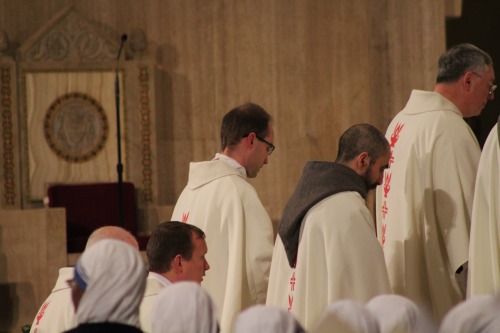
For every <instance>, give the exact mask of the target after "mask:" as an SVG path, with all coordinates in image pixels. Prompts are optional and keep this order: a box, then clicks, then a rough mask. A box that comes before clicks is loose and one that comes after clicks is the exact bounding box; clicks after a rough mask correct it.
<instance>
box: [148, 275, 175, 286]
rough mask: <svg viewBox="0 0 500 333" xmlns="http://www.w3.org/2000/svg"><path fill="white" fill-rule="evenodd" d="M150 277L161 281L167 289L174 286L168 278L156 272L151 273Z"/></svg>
mask: <svg viewBox="0 0 500 333" xmlns="http://www.w3.org/2000/svg"><path fill="white" fill-rule="evenodd" d="M149 276H150V277H152V278H153V279H155V280H158V281H160V283H161V284H162V285H164V286H165V287H167V286H170V285H171V284H172V282H170V280H169V279H167V278H166V277H164V276H163V275H161V274H158V273H155V272H149Z"/></svg>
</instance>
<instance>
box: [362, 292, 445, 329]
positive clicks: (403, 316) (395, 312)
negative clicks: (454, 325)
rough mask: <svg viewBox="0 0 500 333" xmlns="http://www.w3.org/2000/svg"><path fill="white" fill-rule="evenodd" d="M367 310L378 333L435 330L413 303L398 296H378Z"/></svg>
mask: <svg viewBox="0 0 500 333" xmlns="http://www.w3.org/2000/svg"><path fill="white" fill-rule="evenodd" d="M366 307H367V309H368V310H369V311H370V312H371V313H373V315H374V316H375V318H376V319H377V321H378V323H379V327H380V333H399V332H400V333H433V332H436V331H437V329H436V327H435V325H433V323H432V321H431V320H430V317H428V316H427V315H426V314H425V313H424V312H423V311H422V310H421V309H420V308H419V307H418V306H417V305H416V304H415V303H414V302H413V301H411V300H410V299H408V298H406V297H403V296H399V295H379V296H376V297H374V298H372V299H371V300H370V301H369V302H368V303H367V304H366Z"/></svg>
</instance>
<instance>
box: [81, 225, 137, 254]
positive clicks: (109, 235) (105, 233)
mask: <svg viewBox="0 0 500 333" xmlns="http://www.w3.org/2000/svg"><path fill="white" fill-rule="evenodd" d="M103 239H116V240H119V241H122V242H125V243H127V244H129V245H130V246H132V247H133V248H135V249H139V244H138V243H137V239H135V237H134V236H133V235H132V234H131V233H130V232H128V231H127V230H125V229H123V228H121V227H117V226H105V227H101V228H99V229H96V230H95V231H94V232H93V233H92V234H91V235H90V236H89V239H88V240H87V245H86V246H85V249H88V248H89V247H91V246H92V245H94V244H95V243H97V242H98V241H100V240H103Z"/></svg>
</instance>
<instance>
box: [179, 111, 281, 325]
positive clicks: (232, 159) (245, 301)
mask: <svg viewBox="0 0 500 333" xmlns="http://www.w3.org/2000/svg"><path fill="white" fill-rule="evenodd" d="M273 140H274V130H273V127H272V122H271V116H270V115H269V114H268V113H267V112H266V111H265V110H264V109H263V108H262V107H260V106H258V105H256V104H252V103H249V104H244V105H241V106H239V107H236V108H234V109H233V110H231V111H230V112H229V113H227V114H226V115H225V116H224V118H223V120H222V127H221V151H220V153H217V154H215V157H214V159H213V160H211V161H205V162H198V163H191V165H190V170H189V180H188V184H187V186H186V188H185V189H184V190H183V192H182V193H181V195H180V197H179V199H178V201H177V204H176V206H175V209H174V212H173V215H172V220H178V221H183V222H187V223H190V224H194V225H196V226H197V227H199V228H200V229H202V230H204V231H205V234H206V236H207V237H206V240H207V245H208V248H209V249H210V251H209V252H208V254H207V260H208V261H209V262H210V265H211V267H212V269H211V271H210V273H209V274H207V276H206V277H205V279H204V281H203V283H202V286H203V287H204V289H205V290H207V292H208V293H209V294H210V296H211V297H212V298H213V300H214V303H215V305H216V308H217V310H218V315H219V320H220V324H221V330H222V332H223V333H224V332H230V331H231V327H232V323H233V321H234V320H235V318H236V316H237V315H238V314H239V313H240V311H241V310H242V309H244V308H247V307H249V306H250V305H253V304H259V303H260V304H262V303H265V300H266V293H267V283H268V277H269V268H270V265H271V256H272V252H273V227H272V224H271V219H270V218H269V215H268V214H267V212H266V210H265V209H264V206H263V205H262V203H261V202H260V200H259V197H258V196H257V192H256V191H255V189H254V188H253V187H252V185H250V183H248V181H247V178H255V177H256V176H257V174H258V173H259V171H260V169H261V168H262V167H263V166H264V165H265V164H267V163H268V156H269V155H271V153H272V152H273V151H274V149H275V146H274V144H273Z"/></svg>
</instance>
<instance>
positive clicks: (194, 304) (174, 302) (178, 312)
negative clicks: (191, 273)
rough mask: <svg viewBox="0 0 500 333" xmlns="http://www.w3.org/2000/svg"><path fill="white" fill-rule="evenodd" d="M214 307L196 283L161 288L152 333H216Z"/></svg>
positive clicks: (180, 283) (188, 282)
mask: <svg viewBox="0 0 500 333" xmlns="http://www.w3.org/2000/svg"><path fill="white" fill-rule="evenodd" d="M218 326H219V325H218V324H217V316H216V310H215V306H214V303H213V302H212V299H211V298H210V296H208V294H207V293H206V292H205V291H204V290H203V289H201V287H200V285H199V284H197V283H195V282H190V281H183V282H177V283H174V284H172V285H170V286H168V287H166V288H164V289H163V290H162V291H161V292H160V293H159V294H158V298H157V302H156V308H155V310H154V313H153V323H152V330H153V333H216V332H218Z"/></svg>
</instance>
